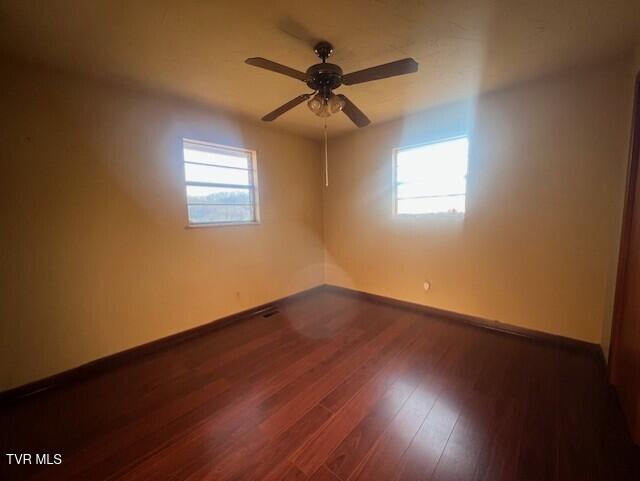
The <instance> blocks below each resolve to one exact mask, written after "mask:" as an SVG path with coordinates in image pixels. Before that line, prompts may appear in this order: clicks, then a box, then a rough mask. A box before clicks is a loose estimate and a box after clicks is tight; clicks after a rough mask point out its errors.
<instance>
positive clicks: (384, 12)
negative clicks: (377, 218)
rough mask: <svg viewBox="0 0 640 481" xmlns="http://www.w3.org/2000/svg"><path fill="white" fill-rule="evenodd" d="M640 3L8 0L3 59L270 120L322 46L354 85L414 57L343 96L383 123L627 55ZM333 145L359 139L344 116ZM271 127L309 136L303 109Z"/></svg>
mask: <svg viewBox="0 0 640 481" xmlns="http://www.w3.org/2000/svg"><path fill="white" fill-rule="evenodd" d="M639 35H640V0H626V1H624V0H600V1H593V0H565V1H561V0H526V1H517V0H496V1H484V0H468V1H459V0H448V1H447V0H445V1H435V0H351V1H332V2H317V1H314V2H311V1H308V0H298V1H293V0H283V1H247V0H233V1H202V0H200V1H196V0H188V1H187V0H173V1H170V0H90V1H88V0H55V1H52V0H48V1H47V0H43V1H35V0H0V52H2V53H4V54H7V55H10V56H13V57H19V58H24V59H27V60H29V61H35V62H39V63H46V64H50V65H55V66H58V67H61V68H64V69H69V70H73V71H77V72H80V73H83V74H88V75H92V76H97V77H100V78H107V79H111V80H117V81H120V82H126V83H129V84H132V85H135V86H138V87H142V88H145V89H152V90H156V91H161V92H164V93H169V94H172V95H178V96H181V97H185V98H189V99H193V100H196V101H199V102H204V103H207V104H210V105H214V106H216V107H219V108H223V109H229V110H233V111H237V112H239V113H240V114H242V115H244V116H248V117H251V118H256V119H258V118H260V117H261V116H262V115H263V114H265V113H267V112H269V111H271V110H273V109H274V108H275V107H277V106H279V105H281V104H283V103H285V102H286V101H288V100H290V99H291V98H293V97H295V96H297V95H299V94H300V93H304V92H307V91H308V88H307V87H306V86H305V85H304V84H303V83H302V82H298V81H296V80H294V79H291V78H288V77H284V76H280V75H278V74H275V73H271V72H268V71H264V70H260V69H257V68H255V67H250V66H248V65H245V64H244V63H243V61H244V59H245V58H247V57H254V56H262V57H266V58H269V59H272V60H274V61H277V62H280V63H284V64H287V65H289V66H291V67H294V68H297V69H299V70H305V69H306V68H307V67H308V66H309V65H311V64H313V63H316V60H317V58H316V57H315V56H314V54H313V51H312V45H313V44H314V42H315V41H317V40H319V39H326V40H329V41H330V42H332V43H333V44H334V46H335V48H336V50H335V53H334V55H333V57H331V61H332V62H334V63H337V64H339V65H340V66H341V67H342V68H343V70H344V71H345V72H349V71H353V70H358V69H361V68H365V67H369V66H373V65H377V64H380V63H385V62H389V61H392V60H396V59H399V58H403V57H408V56H411V57H414V58H415V59H416V60H417V61H418V62H419V64H420V71H419V72H418V73H417V74H413V75H409V76H406V77H397V78H393V79H387V80H381V81H377V82H372V83H369V84H361V85H354V86H351V87H346V86H344V87H341V89H340V92H341V93H344V94H346V95H348V96H349V97H350V98H351V99H352V100H353V101H354V102H355V103H356V104H357V105H358V106H359V107H360V108H361V109H362V110H363V111H364V112H365V113H366V114H367V115H368V116H369V117H370V118H371V120H372V121H373V122H381V121H385V120H390V119H393V118H396V117H399V116H401V115H404V114H407V113H410V112H415V111H418V110H422V109H425V108H428V107H430V106H434V105H437V104H442V103H446V102H449V101H452V100H456V99H459V98H464V97H469V96H472V95H474V94H476V93H478V92H480V91H486V90H491V89H495V88H499V87H502V86H506V85H510V84H513V83H516V82H519V81H523V80H527V79H530V78H533V77H536V76H539V75H542V74H544V73H547V72H550V71H554V70H557V69H561V68H563V67H565V66H568V65H576V64H580V63H584V62H589V61H592V60H595V59H599V58H604V57H607V56H613V55H616V54H618V53H622V52H624V51H627V50H630V49H631V48H632V47H633V45H634V44H635V43H636V42H638V41H639V40H640V36H639ZM329 122H330V129H331V130H332V131H333V132H337V131H341V132H342V131H346V130H349V129H355V127H353V126H352V125H351V124H350V122H349V121H348V119H346V117H345V116H344V115H339V116H334V117H332V118H331V119H330V120H329ZM275 123H276V124H277V125H278V126H280V127H281V128H284V129H286V130H290V131H294V132H297V133H301V134H304V135H310V136H316V135H318V136H319V135H320V133H321V125H322V121H321V120H320V119H319V118H317V117H315V116H314V115H313V114H311V113H310V112H309V111H308V110H307V109H306V107H305V106H304V105H301V106H298V107H297V108H296V109H294V110H293V111H291V112H289V113H287V114H285V115H284V116H283V117H281V118H280V119H278V120H276V121H275Z"/></svg>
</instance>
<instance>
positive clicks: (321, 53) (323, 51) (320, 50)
mask: <svg viewBox="0 0 640 481" xmlns="http://www.w3.org/2000/svg"><path fill="white" fill-rule="evenodd" d="M313 51H314V52H315V53H316V55H317V56H318V57H320V58H321V59H322V62H326V60H327V59H328V58H329V57H330V56H331V54H332V53H333V45H331V44H330V43H329V42H325V41H324V40H323V41H322V42H318V43H317V44H316V46H315V47H313Z"/></svg>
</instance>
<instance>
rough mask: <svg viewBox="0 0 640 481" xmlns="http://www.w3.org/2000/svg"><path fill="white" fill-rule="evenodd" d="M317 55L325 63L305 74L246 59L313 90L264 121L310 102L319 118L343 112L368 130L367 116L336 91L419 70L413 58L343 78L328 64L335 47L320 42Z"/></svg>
mask: <svg viewBox="0 0 640 481" xmlns="http://www.w3.org/2000/svg"><path fill="white" fill-rule="evenodd" d="M314 52H315V53H316V55H317V56H318V57H320V59H321V60H322V63H318V64H315V65H312V66H311V67H309V68H308V69H307V71H306V72H301V71H300V70H296V69H294V68H291V67H287V66H285V65H282V64H279V63H276V62H272V61H271V60H267V59H266V58H262V57H252V58H248V59H247V60H245V62H246V63H248V64H249V65H253V66H254V67H260V68H264V69H267V70H271V71H273V72H277V73H280V74H283V75H286V76H288V77H293V78H295V79H297V80H301V81H303V82H304V83H306V84H307V86H308V87H309V88H310V89H312V90H313V92H311V93H308V94H302V95H299V96H297V97H296V98H294V99H293V100H290V101H289V102H287V103H286V104H284V105H281V106H280V107H278V108H277V109H275V110H274V111H273V112H270V113H268V114H267V115H265V116H264V117H262V120H264V121H265V122H271V121H272V120H275V119H277V118H278V117H280V116H281V115H282V114H284V113H285V112H288V111H289V110H291V109H292V108H294V107H295V106H296V105H298V104H301V103H302V102H304V101H307V106H308V107H309V109H310V110H311V111H312V112H313V113H314V114H316V115H317V116H319V117H329V116H330V115H331V114H336V113H338V112H340V111H342V112H344V113H345V114H346V115H347V117H349V118H350V119H351V121H352V122H353V123H354V124H356V125H357V126H358V127H365V126H367V125H369V124H370V123H371V121H370V120H369V119H368V118H367V116H366V115H365V114H364V113H363V112H362V111H361V110H360V109H359V108H358V107H356V106H355V104H354V103H353V102H351V100H349V98H348V97H347V96H345V95H342V94H334V93H333V91H334V90H335V89H337V88H338V87H340V86H341V85H355V84H359V83H363V82H370V81H372V80H380V79H384V78H388V77H395V76H397V75H405V74H408V73H413V72H417V71H418V62H416V61H415V60H414V59H412V58H404V59H402V60H396V61H395V62H390V63H385V64H383V65H378V66H377V67H370V68H366V69H364V70H358V71H357V72H351V73H348V74H346V75H344V74H343V73H342V69H341V68H340V67H339V66H338V65H335V64H332V63H327V58H329V56H330V55H331V53H332V52H333V45H331V44H330V43H329V42H324V41H323V42H319V43H318V44H317V45H316V46H315V48H314Z"/></svg>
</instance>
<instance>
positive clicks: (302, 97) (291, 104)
mask: <svg viewBox="0 0 640 481" xmlns="http://www.w3.org/2000/svg"><path fill="white" fill-rule="evenodd" d="M312 95H313V94H302V95H298V96H297V97H296V98H295V99H293V100H289V101H288V102H287V103H286V104H284V105H281V106H280V107H278V108H277V109H275V110H274V111H273V112H269V113H268V114H267V115H265V116H264V117H262V120H264V121H265V122H271V121H272V120H275V119H277V118H278V117H280V116H281V115H282V114H284V113H285V112H288V111H289V110H291V109H292V108H294V107H295V106H296V105H298V104H301V103H302V102H304V101H305V100H307V99H308V98H309V97H311V96H312Z"/></svg>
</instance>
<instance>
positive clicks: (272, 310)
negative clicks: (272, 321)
mask: <svg viewBox="0 0 640 481" xmlns="http://www.w3.org/2000/svg"><path fill="white" fill-rule="evenodd" d="M279 312H280V311H279V310H278V309H270V310H268V311H267V312H265V313H264V314H262V317H271V316H275V315H276V314H278V313H279Z"/></svg>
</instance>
